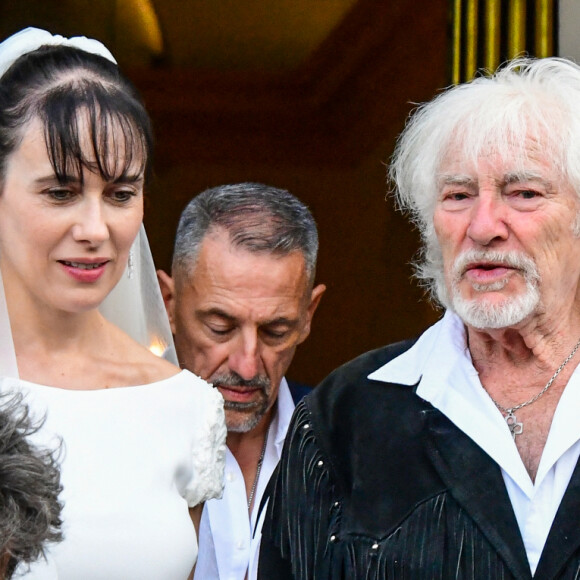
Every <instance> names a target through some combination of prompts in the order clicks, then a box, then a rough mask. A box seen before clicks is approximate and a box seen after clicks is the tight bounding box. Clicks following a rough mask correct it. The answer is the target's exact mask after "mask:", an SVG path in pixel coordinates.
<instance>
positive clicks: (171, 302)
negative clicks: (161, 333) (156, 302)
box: [157, 270, 175, 334]
mask: <svg viewBox="0 0 580 580" xmlns="http://www.w3.org/2000/svg"><path fill="white" fill-rule="evenodd" d="M157 280H158V281H159V287H160V288H161V296H163V302H164V304H165V310H167V317H168V318H169V325H170V326H171V332H172V333H173V334H175V282H174V280H173V278H172V277H171V276H170V275H169V274H166V273H165V272H164V271H163V270H157Z"/></svg>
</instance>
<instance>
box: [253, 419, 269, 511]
mask: <svg viewBox="0 0 580 580" xmlns="http://www.w3.org/2000/svg"><path fill="white" fill-rule="evenodd" d="M269 433H270V426H268V429H267V430H266V436H265V437H264V444H263V445H262V451H261V452H260V457H259V458H258V467H257V468H256V477H254V483H252V489H251V490H250V495H249V497H248V511H249V510H250V508H251V506H252V501H253V500H254V494H255V493H256V488H257V487H258V479H260V472H261V471H262V463H264V455H266V445H267V444H268V434H269Z"/></svg>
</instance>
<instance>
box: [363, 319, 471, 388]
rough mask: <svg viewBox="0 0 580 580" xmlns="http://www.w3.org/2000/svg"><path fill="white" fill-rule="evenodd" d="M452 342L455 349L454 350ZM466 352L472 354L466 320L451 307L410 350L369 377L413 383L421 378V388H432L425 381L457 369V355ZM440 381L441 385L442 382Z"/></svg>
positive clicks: (402, 383) (388, 381)
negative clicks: (467, 336)
mask: <svg viewBox="0 0 580 580" xmlns="http://www.w3.org/2000/svg"><path fill="white" fill-rule="evenodd" d="M450 344H452V345H453V347H454V348H452V349H450V348H449V345H450ZM466 353H467V356H469V351H468V349H467V343H466V333H465V327H464V325H463V322H462V321H461V319H460V318H459V317H458V316H457V315H456V314H454V313H453V312H451V311H449V310H448V311H446V312H445V315H444V316H443V318H442V319H441V320H439V322H437V323H435V324H434V325H433V326H431V327H429V328H428V329H427V330H426V331H425V332H424V333H423V334H422V335H421V336H420V337H419V339H418V340H417V342H415V344H414V345H413V346H412V347H411V348H410V349H409V350H407V351H405V352H404V353H403V354H401V355H399V356H398V357H396V358H394V359H393V360H391V361H389V362H388V363H387V364H386V365H383V366H382V367H380V368H379V369H377V370H376V371H374V372H372V373H371V374H370V375H369V376H368V378H369V379H372V380H375V381H382V382H385V383H397V384H401V385H409V386H411V385H416V384H417V383H418V382H419V381H421V389H424V388H426V387H428V385H426V384H424V383H425V381H427V383H429V382H430V377H433V376H436V377H438V378H440V377H441V376H444V375H445V374H447V373H446V371H450V370H451V369H452V368H453V366H454V365H455V363H456V361H457V358H458V357H460V356H465V355H466ZM422 377H424V380H422ZM437 383H438V384H440V381H439V380H438V381H437Z"/></svg>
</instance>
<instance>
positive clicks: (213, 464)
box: [185, 381, 227, 507]
mask: <svg viewBox="0 0 580 580" xmlns="http://www.w3.org/2000/svg"><path fill="white" fill-rule="evenodd" d="M200 383H201V381H200ZM196 396H198V397H199V401H198V404H199V407H201V408H202V409H204V411H203V413H202V414H200V416H199V420H198V425H197V426H196V429H195V437H194V440H193V447H192V458H193V477H192V480H191V482H190V485H189V486H188V487H187V488H186V491H185V498H186V500H187V503H188V505H189V507H193V506H196V505H198V504H200V503H202V502H204V501H207V500H209V499H213V498H221V496H222V493H223V488H224V470H225V462H226V434H227V431H226V423H225V414H224V400H223V397H222V396H221V393H220V392H219V391H218V390H217V389H214V388H213V387H212V386H211V385H209V384H208V383H205V382H203V384H200V385H198V386H197V393H196Z"/></svg>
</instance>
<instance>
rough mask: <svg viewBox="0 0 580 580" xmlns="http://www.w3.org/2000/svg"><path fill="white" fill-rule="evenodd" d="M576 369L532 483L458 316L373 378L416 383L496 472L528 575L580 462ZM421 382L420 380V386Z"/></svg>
mask: <svg viewBox="0 0 580 580" xmlns="http://www.w3.org/2000/svg"><path fill="white" fill-rule="evenodd" d="M578 369H580V366H579V367H577V368H576V370H575V371H574V373H573V375H572V377H571V378H570V380H569V382H568V385H567V386H566V388H565V389H564V392H563V394H562V397H561V398H560V401H559V403H558V406H557V408H556V412H555V413H554V418H553V420H552V426H551V428H550V432H549V434H548V439H547V441H546V446H545V447H544V451H543V453H542V457H541V459H540V465H539V467H538V473H537V475H536V480H535V482H533V481H532V480H531V478H530V476H529V474H528V472H527V471H526V468H525V466H524V464H523V462H522V460H521V457H520V455H519V453H518V450H517V448H516V445H515V442H514V440H513V438H512V435H511V433H510V431H509V428H508V426H507V423H506V422H505V420H504V418H503V416H502V414H501V413H500V411H499V410H498V409H497V407H496V406H495V404H494V403H493V401H492V400H491V398H490V397H489V395H488V394H487V392H486V391H485V390H484V388H483V386H482V385H481V381H480V380H479V375H478V373H477V371H476V370H475V368H474V366H473V364H472V361H471V355H470V353H469V350H468V348H467V343H466V331H465V327H464V325H463V323H462V322H461V320H460V319H459V317H458V316H457V315H455V314H453V313H452V312H450V311H447V312H446V314H445V316H444V317H443V319H442V320H440V321H439V322H437V323H436V324H435V325H433V326H432V327H430V328H429V329H427V331H426V332H425V333H423V334H422V335H421V337H420V338H419V340H418V341H417V342H416V343H415V344H414V345H413V346H412V347H411V348H410V349H409V350H408V351H406V352H404V353H403V354H402V355H400V356H398V357H397V358H395V359H393V360H392V361H391V362H389V363H387V364H386V365H384V366H383V367H381V368H380V369H378V370H377V371H375V372H373V373H371V374H370V375H369V378H370V379H374V380H379V381H384V382H392V383H400V384H404V385H416V384H417V383H419V386H418V388H417V394H418V395H419V396H420V397H421V398H423V399H425V400H427V401H429V402H430V403H431V404H432V405H433V406H434V407H435V408H437V409H438V410H439V411H441V412H442V413H443V414H444V415H446V416H447V417H448V418H449V419H450V420H451V421H452V422H453V423H454V424H455V425H456V426H457V427H458V428H459V429H461V430H462V431H463V432H464V433H466V434H467V435H468V436H469V437H471V439H473V441H475V443H477V444H478V445H479V446H480V447H481V448H482V449H483V450H484V451H485V452H486V453H487V454H488V455H489V456H490V457H491V458H492V459H493V460H494V461H495V462H496V463H497V464H498V465H499V466H500V468H501V472H502V475H503V479H504V482H505V485H506V488H507V492H508V495H509V498H510V501H511V503H512V506H513V508H514V512H515V515H516V519H517V522H518V526H519V528H520V531H521V534H522V537H523V540H524V546H525V548H526V553H527V556H528V561H529V563H530V568H531V570H532V574H533V573H534V572H535V570H536V567H537V565H538V561H539V559H540V555H541V553H542V549H543V547H544V544H545V543H546V539H547V537H548V533H549V531H550V527H551V526H552V522H553V520H554V517H555V515H556V511H557V510H558V507H559V505H560V502H561V501H562V497H563V496H564V492H565V491H566V488H567V487H568V484H569V483H570V478H571V477H572V472H573V471H574V468H575V467H576V463H577V461H578V457H579V456H580V421H578V409H580V370H578ZM419 381H420V382H419Z"/></svg>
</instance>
